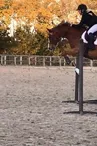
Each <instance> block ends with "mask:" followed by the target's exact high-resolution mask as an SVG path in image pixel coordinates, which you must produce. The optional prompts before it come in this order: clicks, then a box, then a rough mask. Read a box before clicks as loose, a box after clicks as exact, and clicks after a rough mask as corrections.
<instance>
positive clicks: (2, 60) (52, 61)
mask: <svg viewBox="0 0 97 146" xmlns="http://www.w3.org/2000/svg"><path fill="white" fill-rule="evenodd" d="M70 59H71V60H72V61H73V62H75V60H76V58H75V57H70ZM0 65H31V66H66V65H67V64H66V61H65V59H64V57H60V56H34V55H0ZM71 65H72V64H71ZM84 66H95V67H96V66H97V60H93V61H92V60H89V59H86V58H84Z"/></svg>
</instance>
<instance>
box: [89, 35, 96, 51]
mask: <svg viewBox="0 0 97 146" xmlns="http://www.w3.org/2000/svg"><path fill="white" fill-rule="evenodd" d="M94 41H95V38H94V35H93V33H89V35H88V49H90V50H94V49H95V45H94Z"/></svg>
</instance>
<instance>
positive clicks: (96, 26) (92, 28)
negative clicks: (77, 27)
mask: <svg viewBox="0 0 97 146" xmlns="http://www.w3.org/2000/svg"><path fill="white" fill-rule="evenodd" d="M96 31H97V24H95V25H93V26H92V27H91V28H90V29H89V30H88V31H87V33H88V34H89V33H94V32H96ZM85 34H86V31H85V32H84V33H83V34H82V36H81V38H82V40H83V42H84V43H88V42H87V40H86V39H85ZM94 44H95V45H97V39H96V40H95V42H94Z"/></svg>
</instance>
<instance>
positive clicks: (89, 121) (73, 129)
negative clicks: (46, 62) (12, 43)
mask: <svg viewBox="0 0 97 146" xmlns="http://www.w3.org/2000/svg"><path fill="white" fill-rule="evenodd" d="M74 87H75V73H74V68H58V67H57V68H33V67H31V66H29V67H26V66H24V67H23V66H22V67H21V66H17V67H15V66H5V67H4V66H0V146H97V115H96V112H97V69H92V70H90V69H84V100H85V101H86V102H85V103H84V111H87V112H86V114H84V115H82V116H81V115H79V114H78V113H76V112H75V111H78V110H79V106H78V104H76V103H73V102H70V103H68V102H66V101H72V100H74V90H75V88H74Z"/></svg>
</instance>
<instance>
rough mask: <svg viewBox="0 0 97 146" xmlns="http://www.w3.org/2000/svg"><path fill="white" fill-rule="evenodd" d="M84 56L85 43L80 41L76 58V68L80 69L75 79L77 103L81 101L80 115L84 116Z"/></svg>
mask: <svg viewBox="0 0 97 146" xmlns="http://www.w3.org/2000/svg"><path fill="white" fill-rule="evenodd" d="M83 54H84V43H83V40H80V44H79V54H78V56H77V58H76V61H77V62H76V68H78V69H79V74H78V73H77V72H76V78H75V101H79V113H80V114H83Z"/></svg>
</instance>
